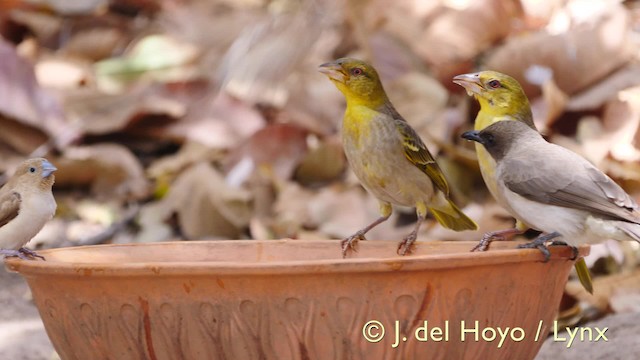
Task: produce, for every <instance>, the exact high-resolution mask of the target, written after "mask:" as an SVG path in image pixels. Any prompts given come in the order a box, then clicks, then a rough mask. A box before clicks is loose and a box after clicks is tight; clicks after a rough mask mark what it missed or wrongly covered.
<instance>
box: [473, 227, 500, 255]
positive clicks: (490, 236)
mask: <svg viewBox="0 0 640 360" xmlns="http://www.w3.org/2000/svg"><path fill="white" fill-rule="evenodd" d="M507 240H509V239H507V237H506V236H504V235H502V234H499V233H498V232H489V233H486V234H484V235H482V239H480V241H479V242H478V244H476V246H474V247H473V249H471V252H474V251H487V250H488V249H489V244H491V242H492V241H507Z"/></svg>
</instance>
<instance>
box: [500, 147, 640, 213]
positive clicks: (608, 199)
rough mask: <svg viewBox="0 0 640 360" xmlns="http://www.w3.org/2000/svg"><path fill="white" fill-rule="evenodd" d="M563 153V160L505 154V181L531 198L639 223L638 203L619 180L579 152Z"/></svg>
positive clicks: (513, 188)
mask: <svg viewBox="0 0 640 360" xmlns="http://www.w3.org/2000/svg"><path fill="white" fill-rule="evenodd" d="M562 150H563V151H567V152H568V150H566V149H562ZM562 155H564V156H561V157H560V158H561V159H562V160H564V161H557V160H559V159H554V158H552V157H545V158H544V159H536V160H531V159H530V157H531V155H530V154H529V158H528V159H527V158H525V159H526V161H523V160H518V159H513V158H509V159H506V158H505V159H504V160H503V161H504V163H503V168H502V173H503V177H502V178H503V180H504V183H505V185H506V186H507V188H509V190H511V191H513V192H515V193H517V194H519V195H521V196H523V197H525V198H527V199H529V200H533V201H537V202H540V203H544V204H549V205H556V206H562V207H568V208H574V209H580V210H585V211H589V212H592V213H598V214H600V215H603V216H607V217H611V218H615V219H619V220H625V221H630V222H634V223H640V216H638V212H637V211H636V210H637V208H638V205H637V204H636V202H635V201H634V200H633V199H632V198H631V197H630V196H629V195H628V194H627V193H626V192H625V191H624V190H623V189H622V188H621V187H620V186H618V184H616V183H615V182H614V181H613V180H611V178H609V177H608V176H607V175H605V174H604V173H602V172H601V171H600V170H598V169H597V168H596V167H595V166H593V165H592V164H591V163H589V162H587V161H586V160H584V159H582V158H581V157H579V156H578V155H576V154H573V153H570V154H562ZM554 160H556V161H554Z"/></svg>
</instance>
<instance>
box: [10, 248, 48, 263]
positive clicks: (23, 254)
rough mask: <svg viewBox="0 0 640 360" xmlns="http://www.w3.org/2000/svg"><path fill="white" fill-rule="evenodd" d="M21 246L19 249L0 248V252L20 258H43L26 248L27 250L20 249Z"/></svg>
mask: <svg viewBox="0 0 640 360" xmlns="http://www.w3.org/2000/svg"><path fill="white" fill-rule="evenodd" d="M22 249H24V248H21V249H20V250H11V249H0V254H2V255H4V256H5V257H13V256H15V257H19V258H20V259H22V260H33V259H34V257H40V258H42V259H43V260H44V258H43V257H42V256H40V255H38V254H36V253H34V252H33V251H30V250H28V252H25V251H22Z"/></svg>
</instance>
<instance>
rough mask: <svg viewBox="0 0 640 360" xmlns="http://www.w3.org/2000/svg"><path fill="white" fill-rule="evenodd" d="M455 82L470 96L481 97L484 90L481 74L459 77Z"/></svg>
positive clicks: (455, 78) (454, 79)
mask: <svg viewBox="0 0 640 360" xmlns="http://www.w3.org/2000/svg"><path fill="white" fill-rule="evenodd" d="M453 82H454V83H456V84H458V85H460V86H462V87H463V88H465V90H467V94H468V95H469V96H473V95H480V94H481V92H482V90H483V88H482V82H481V81H480V73H473V74H462V75H457V76H455V77H454V78H453Z"/></svg>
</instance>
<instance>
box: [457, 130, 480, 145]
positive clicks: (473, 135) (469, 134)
mask: <svg viewBox="0 0 640 360" xmlns="http://www.w3.org/2000/svg"><path fill="white" fill-rule="evenodd" d="M461 136H462V138H463V139H467V140H471V141H476V142H479V143H480V144H484V139H482V137H481V136H480V132H479V131H475V130H472V131H466V132H464V133H463V134H462V135H461Z"/></svg>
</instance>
